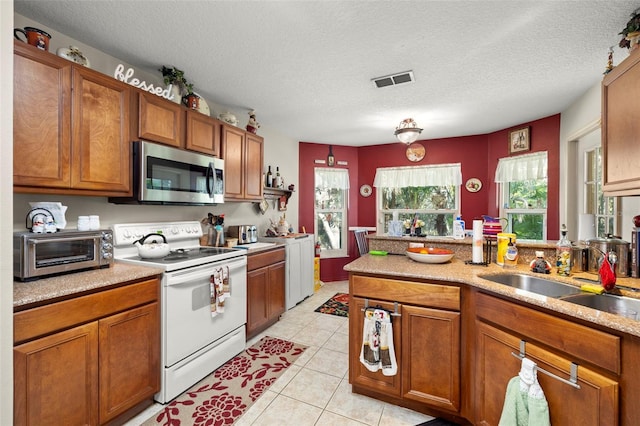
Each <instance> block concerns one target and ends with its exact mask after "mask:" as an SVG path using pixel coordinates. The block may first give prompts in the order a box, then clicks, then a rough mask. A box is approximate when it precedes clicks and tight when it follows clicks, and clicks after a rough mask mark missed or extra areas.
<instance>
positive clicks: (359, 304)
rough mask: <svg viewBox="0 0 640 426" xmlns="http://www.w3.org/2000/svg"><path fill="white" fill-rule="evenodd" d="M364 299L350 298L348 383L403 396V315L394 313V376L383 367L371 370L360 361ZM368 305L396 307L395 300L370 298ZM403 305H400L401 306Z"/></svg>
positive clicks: (391, 309) (387, 307)
mask: <svg viewBox="0 0 640 426" xmlns="http://www.w3.org/2000/svg"><path fill="white" fill-rule="evenodd" d="M364 305H365V303H364V299H363V298H360V297H350V298H349V383H351V384H352V385H353V386H359V387H361V388H364V389H366V390H370V391H377V392H382V393H384V394H386V395H391V396H400V395H401V390H402V389H401V387H400V379H401V375H402V374H401V371H402V368H403V367H402V352H403V348H402V347H401V346H400V342H401V341H402V339H401V337H402V326H401V318H402V317H393V323H392V324H393V345H394V349H395V354H396V362H397V363H398V373H397V374H396V375H395V376H385V375H384V374H382V372H380V371H376V372H371V371H369V370H368V369H367V367H365V366H364V365H363V364H362V363H361V362H360V350H361V349H362V336H363V327H364V312H363V310H364ZM369 306H380V307H382V308H384V309H388V310H390V311H393V310H394V305H393V303H388V302H382V301H378V300H372V299H369ZM400 307H401V305H399V308H400Z"/></svg>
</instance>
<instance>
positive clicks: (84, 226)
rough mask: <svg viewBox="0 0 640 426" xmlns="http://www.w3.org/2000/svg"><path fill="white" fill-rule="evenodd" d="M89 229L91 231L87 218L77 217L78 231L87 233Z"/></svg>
mask: <svg viewBox="0 0 640 426" xmlns="http://www.w3.org/2000/svg"><path fill="white" fill-rule="evenodd" d="M89 229H91V228H90V225H89V216H78V231H88V230H89Z"/></svg>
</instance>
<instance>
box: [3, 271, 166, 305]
mask: <svg viewBox="0 0 640 426" xmlns="http://www.w3.org/2000/svg"><path fill="white" fill-rule="evenodd" d="M162 272H163V270H162V269H161V268H154V267H149V266H139V265H131V264H125V263H120V262H117V261H116V262H114V263H113V265H112V266H111V267H110V268H104V269H93V270H90V271H83V272H75V273H70V274H64V275H58V276H54V277H48V278H41V279H39V280H35V281H30V282H20V281H14V282H13V309H14V312H17V311H22V310H24V309H29V308H33V307H35V306H40V305H44V304H48V303H52V302H56V301H59V300H63V299H66V298H69V297H71V296H79V295H82V294H88V293H92V292H95V291H100V290H104V289H107V288H109V287H112V286H118V285H122V284H125V283H127V282H130V281H136V280H140V279H144V278H149V277H154V276H157V275H160V274H162Z"/></svg>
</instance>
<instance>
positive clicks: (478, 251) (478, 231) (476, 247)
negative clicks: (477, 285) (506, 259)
mask: <svg viewBox="0 0 640 426" xmlns="http://www.w3.org/2000/svg"><path fill="white" fill-rule="evenodd" d="M471 261H472V262H473V263H482V262H484V258H483V255H482V221H481V220H474V221H473V238H472V247H471Z"/></svg>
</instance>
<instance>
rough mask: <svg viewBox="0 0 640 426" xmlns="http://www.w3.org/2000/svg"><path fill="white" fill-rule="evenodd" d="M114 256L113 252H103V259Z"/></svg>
mask: <svg viewBox="0 0 640 426" xmlns="http://www.w3.org/2000/svg"><path fill="white" fill-rule="evenodd" d="M112 257H113V254H112V253H110V252H107V251H103V252H102V258H103V259H111V258H112Z"/></svg>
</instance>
